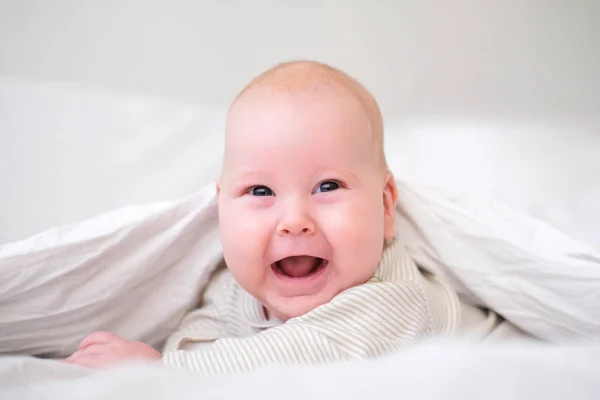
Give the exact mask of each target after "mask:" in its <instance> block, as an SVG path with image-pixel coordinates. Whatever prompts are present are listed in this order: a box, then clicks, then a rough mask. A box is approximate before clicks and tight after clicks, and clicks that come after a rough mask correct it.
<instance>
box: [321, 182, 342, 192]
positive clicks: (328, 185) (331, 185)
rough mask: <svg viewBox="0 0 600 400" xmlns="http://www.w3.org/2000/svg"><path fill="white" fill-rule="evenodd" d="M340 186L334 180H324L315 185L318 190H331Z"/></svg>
mask: <svg viewBox="0 0 600 400" xmlns="http://www.w3.org/2000/svg"><path fill="white" fill-rule="evenodd" d="M339 188H340V184H339V183H338V182H336V181H325V182H322V183H321V184H319V186H318V187H317V193H318V192H331V191H333V190H337V189H339Z"/></svg>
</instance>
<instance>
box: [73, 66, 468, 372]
mask: <svg viewBox="0 0 600 400" xmlns="http://www.w3.org/2000/svg"><path fill="white" fill-rule="evenodd" d="M396 198H397V191H396V186H395V182H394V177H393V176H392V174H391V172H390V171H389V170H388V168H387V164H386V160H385V156H384V152H383V124H382V118H381V114H380V111H379V107H378V105H377V103H376V101H375V100H374V98H373V97H372V96H371V95H370V94H369V93H368V92H367V90H366V89H365V88H364V87H363V86H361V85H360V84H359V83H358V82H357V81H355V80H354V79H352V78H350V77H349V76H347V75H345V74H344V73H342V72H340V71H338V70H336V69H334V68H331V67H329V66H327V65H323V64H319V63H314V62H292V63H287V64H282V65H278V66H276V67H275V68H273V69H271V70H269V71H267V72H266V73H264V74H262V75H261V76H260V77H258V78H256V79H254V80H253V81H252V82H251V83H250V84H249V85H248V86H247V87H246V88H245V89H244V90H243V91H242V92H241V93H240V94H239V95H238V97H237V98H236V99H235V101H234V102H233V104H232V106H231V108H230V111H229V114H228V118H227V128H226V137H225V155H224V161H223V169H222V175H221V177H220V180H219V182H218V210H219V221H220V222H219V224H220V229H221V234H222V243H223V255H224V260H225V263H226V267H225V266H223V267H222V268H220V269H219V270H218V271H217V272H216V273H215V275H214V276H213V278H212V280H211V282H210V284H209V286H208V288H207V290H206V291H205V292H204V293H203V298H202V303H201V306H200V308H199V309H197V310H194V311H193V312H191V313H190V314H189V315H187V316H186V317H185V318H184V320H183V321H182V323H181V327H180V329H179V330H178V331H177V332H176V333H175V334H174V335H173V336H172V337H171V338H170V339H169V340H168V341H167V343H166V347H165V351H164V355H161V354H160V353H159V352H157V351H156V350H154V349H153V348H152V347H150V346H148V345H145V344H143V343H139V342H129V341H126V340H124V339H122V338H119V337H118V336H116V335H113V334H111V333H107V332H98V333H95V334H92V335H91V336H89V337H87V338H86V339H85V340H84V341H83V342H82V343H81V345H80V347H79V350H78V351H77V352H76V353H74V354H73V355H72V356H71V357H69V358H68V359H67V362H70V363H73V364H77V365H82V366H86V367H91V368H101V367H105V366H109V365H112V364H115V363H118V362H123V361H127V360H133V359H148V360H159V361H160V362H162V363H163V364H165V365H168V366H171V367H174V368H180V369H185V370H189V371H197V372H201V373H205V374H217V373H226V372H243V371H249V370H252V369H255V368H257V367H260V366H263V365H267V364H275V363H323V362H334V361H344V360H353V359H361V358H368V357H376V356H380V355H384V354H387V353H389V352H392V351H394V350H397V349H399V348H402V347H405V346H407V345H410V344H412V343H415V342H416V341H417V340H420V339H423V338H425V337H427V336H430V335H447V334H452V333H454V332H455V331H456V329H457V328H458V326H459V323H460V304H459V301H458V297H457V295H456V294H455V292H454V291H453V290H452V289H451V288H450V287H449V286H448V285H447V284H446V283H445V282H443V281H442V280H440V279H439V278H438V277H436V276H434V275H431V274H429V273H426V272H424V271H421V270H420V269H419V268H418V267H417V265H416V264H415V263H414V262H413V261H412V260H411V258H410V257H409V256H408V254H407V253H406V251H405V250H404V249H403V248H402V246H401V245H400V244H399V243H398V242H397V241H396V240H395V239H394V235H395V232H394V229H395V221H394V219H395V206H396Z"/></svg>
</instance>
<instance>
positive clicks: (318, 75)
mask: <svg viewBox="0 0 600 400" xmlns="http://www.w3.org/2000/svg"><path fill="white" fill-rule="evenodd" d="M257 92H267V93H268V92H274V93H288V94H295V93H306V92H308V93H310V92H316V93H334V94H337V95H342V96H351V97H352V98H353V99H354V100H356V101H357V102H358V103H359V104H360V106H361V108H362V109H363V111H364V112H365V114H366V116H367V118H368V120H369V124H370V130H371V135H372V140H373V147H374V150H375V151H376V152H377V157H378V159H379V162H380V163H381V165H382V167H384V168H385V169H386V170H387V163H386V161H385V155H384V152H383V120H382V116H381V111H380V109H379V106H378V105H377V102H376V101H375V99H374V98H373V96H372V95H371V94H370V93H369V91H368V90H367V89H366V88H365V87H364V86H363V85H361V84H360V83H359V82H358V81H357V80H355V79H354V78H352V77H350V76H348V75H347V74H345V73H344V72H342V71H340V70H338V69H335V68H333V67H331V66H329V65H326V64H322V63H318V62H314V61H293V62H287V63H282V64H279V65H277V66H275V67H273V68H271V69H269V70H268V71H266V72H264V73H262V74H261V75H259V76H258V77H256V78H254V79H253V80H252V81H251V82H250V83H249V84H248V85H246V87H244V89H243V90H242V91H241V92H240V93H239V94H238V95H237V96H236V98H235V100H234V101H233V104H232V106H231V109H230V112H232V111H233V110H234V109H235V107H236V105H237V104H238V103H240V102H243V101H244V99H246V98H248V97H252V95H253V94H256V93H257Z"/></svg>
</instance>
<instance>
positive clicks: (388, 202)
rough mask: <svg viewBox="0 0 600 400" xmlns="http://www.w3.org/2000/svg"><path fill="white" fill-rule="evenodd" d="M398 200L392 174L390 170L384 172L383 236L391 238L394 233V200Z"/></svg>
mask: <svg viewBox="0 0 600 400" xmlns="http://www.w3.org/2000/svg"><path fill="white" fill-rule="evenodd" d="M397 200H398V188H397V187H396V181H395V180H394V175H392V173H391V172H390V171H388V172H387V173H386V177H385V186H384V187H383V212H384V225H383V226H384V228H383V237H384V238H385V239H392V238H393V237H394V235H395V234H396V201H397Z"/></svg>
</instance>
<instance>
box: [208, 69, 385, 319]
mask: <svg viewBox="0 0 600 400" xmlns="http://www.w3.org/2000/svg"><path fill="white" fill-rule="evenodd" d="M382 131H383V128H382V119H381V114H380V111H379V108H378V106H377V103H376V102H375V100H374V99H373V97H372V96H371V95H370V94H369V93H368V92H367V90H366V89H365V88H363V87H362V86H361V85H360V84H359V83H358V82H357V81H355V80H354V79H352V78H350V77H348V76H347V75H345V74H344V73H342V72H340V71H338V70H336V69H333V68H331V67H329V66H326V65H323V64H318V63H313V62H294V63H287V64H282V65H279V66H277V67H275V68H273V69H271V70H269V71H267V72H266V73H264V74H262V75H261V76H259V77H258V78H256V79H254V80H253V81H252V82H251V83H250V84H249V85H248V86H247V87H246V88H245V89H244V90H243V91H242V92H241V93H240V95H238V97H237V98H236V100H235V101H234V103H233V105H232V106H231V109H230V111H229V114H228V118H227V127H226V139H225V157H224V161H223V170H222V175H221V179H220V181H219V195H218V208H219V220H220V228H221V235H222V242H223V252H224V257H225V261H226V263H227V265H228V267H229V269H230V271H231V273H232V274H233V276H234V278H235V279H236V281H237V282H238V283H239V284H240V286H242V288H243V289H244V290H246V291H247V292H249V293H250V294H251V295H253V296H254V297H256V298H257V299H258V300H259V301H260V302H261V303H262V304H263V305H264V307H265V308H266V309H267V311H268V312H269V314H270V315H274V316H276V317H277V318H279V319H281V320H283V321H285V320H287V319H289V318H293V317H296V316H299V315H302V314H305V313H307V312H308V311H311V310H313V309H314V308H316V307H318V306H320V305H322V304H325V303H327V302H329V301H330V300H331V299H332V298H333V297H334V296H336V295H337V294H339V293H340V292H342V291H344V290H346V289H348V288H350V287H353V286H356V285H360V284H362V283H365V282H366V281H367V280H368V279H369V278H370V277H371V275H372V274H373V273H374V271H375V270H376V268H377V265H378V263H379V261H380V259H381V255H382V251H383V246H384V241H385V239H391V238H392V237H393V236H394V215H395V212H394V209H395V203H396V186H395V183H394V179H393V176H392V174H391V173H390V172H389V171H388V168H387V164H386V161H385V157H384V152H383V132H382Z"/></svg>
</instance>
